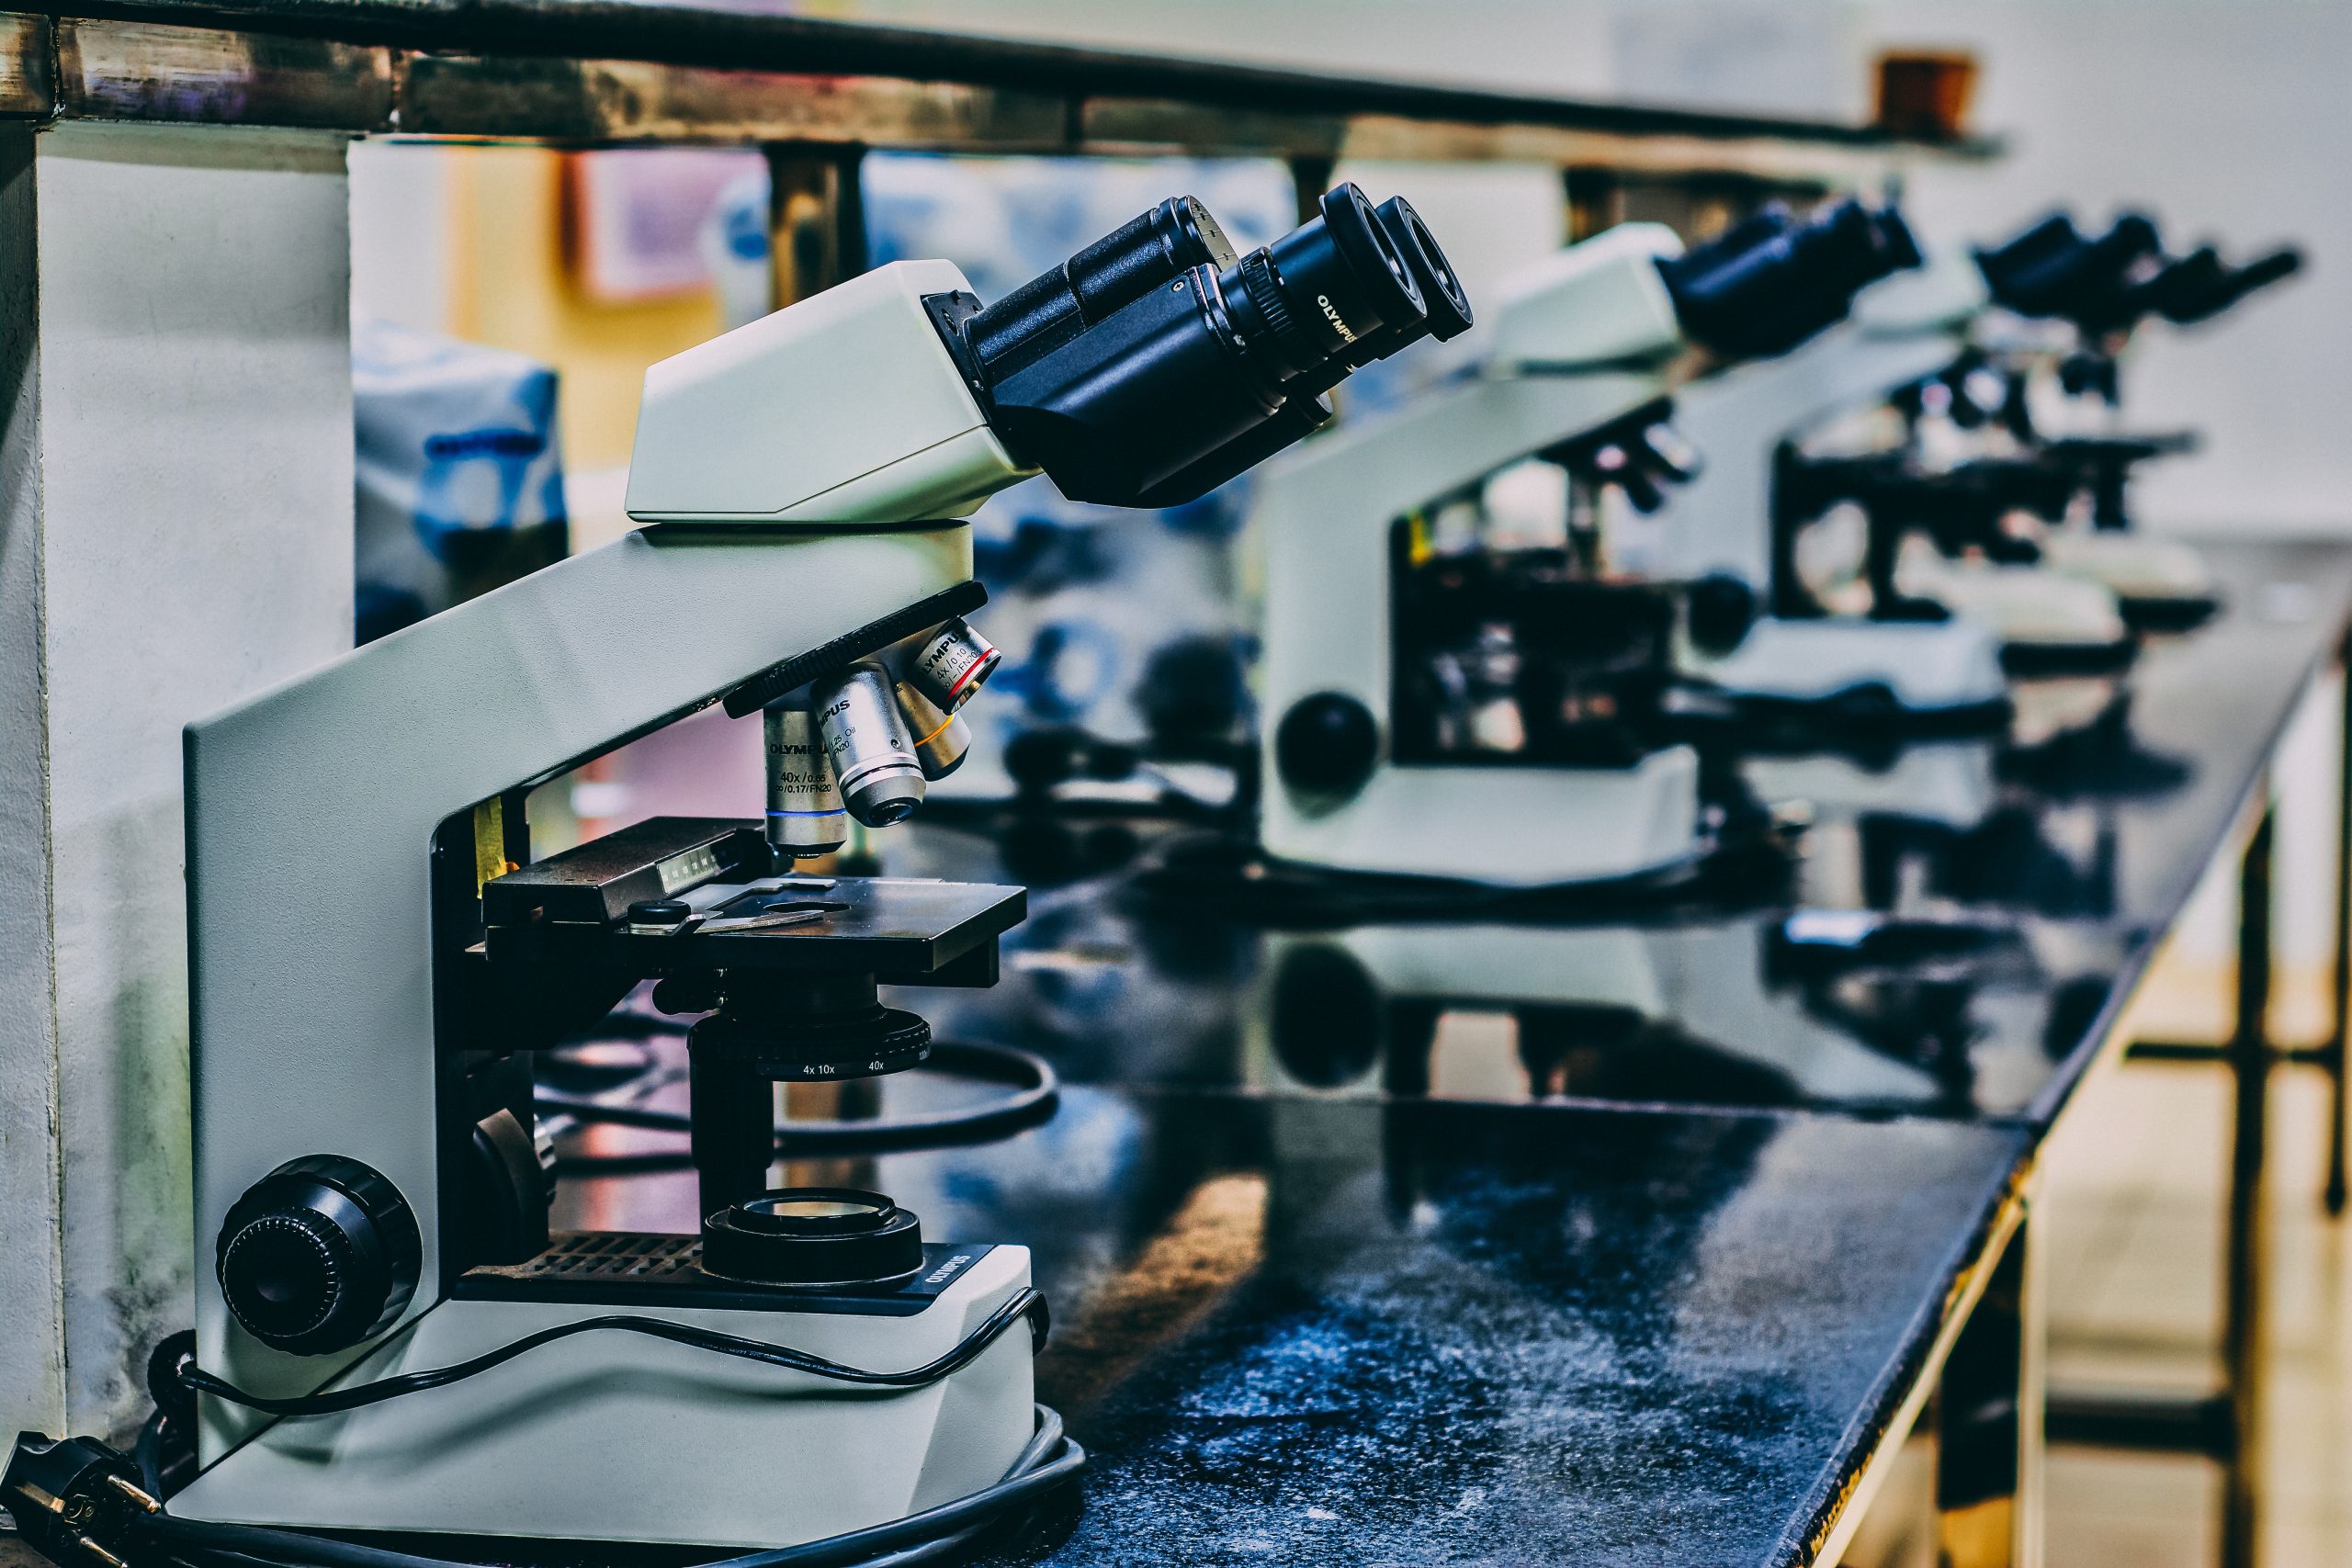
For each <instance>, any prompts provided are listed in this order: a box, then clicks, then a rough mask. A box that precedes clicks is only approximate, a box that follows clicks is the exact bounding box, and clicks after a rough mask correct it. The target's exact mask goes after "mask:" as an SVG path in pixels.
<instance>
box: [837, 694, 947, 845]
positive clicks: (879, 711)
mask: <svg viewBox="0 0 2352 1568" xmlns="http://www.w3.org/2000/svg"><path fill="white" fill-rule="evenodd" d="M817 733H818V737H819V739H820V740H821V741H822V742H823V743H824V749H825V754H826V756H827V758H828V759H829V760H830V761H831V763H832V769H833V776H834V777H835V778H836V779H838V780H839V781H840V784H841V793H842V803H843V804H844V805H846V806H847V807H848V808H849V814H850V815H851V816H853V817H854V818H857V819H858V820H859V821H860V822H863V823H865V825H866V826H867V827H869V828H887V827H888V826H889V825H890V824H891V823H893V822H897V821H899V820H901V819H902V818H905V817H907V816H908V815H909V814H910V813H911V812H912V811H913V810H914V808H915V807H918V806H920V805H922V786H923V777H922V764H921V763H920V762H918V761H915V754H914V743H913V741H912V740H910V739H909V738H908V735H907V731H906V726H905V725H903V724H902V723H900V722H899V705H898V702H897V700H896V699H895V698H894V697H893V696H892V695H891V693H890V677H889V674H888V671H885V670H884V669H883V668H882V667H881V666H880V665H878V664H871V663H867V664H853V665H851V666H850V667H849V668H848V669H847V670H846V671H842V673H841V675H839V676H838V677H836V678H835V679H834V680H833V681H832V682H830V683H829V684H826V685H823V686H820V688H819V691H818V698H817Z"/></svg>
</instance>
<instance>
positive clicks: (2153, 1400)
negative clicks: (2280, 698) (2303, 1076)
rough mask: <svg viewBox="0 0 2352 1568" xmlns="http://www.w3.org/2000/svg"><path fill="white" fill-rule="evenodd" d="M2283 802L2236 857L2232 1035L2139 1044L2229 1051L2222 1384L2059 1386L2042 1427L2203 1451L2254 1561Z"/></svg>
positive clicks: (2246, 1566)
mask: <svg viewBox="0 0 2352 1568" xmlns="http://www.w3.org/2000/svg"><path fill="white" fill-rule="evenodd" d="M2275 827H2276V813H2275V811H2274V810H2273V809H2272V808H2271V807H2268V806H2266V807H2264V809H2263V813H2262V818H2261V820H2260V821H2258V822H2257V823H2256V825H2255V829H2254V835H2253V837H2252V838H2251V839H2250V840H2247V843H2246V847H2245V856H2244V858H2243V859H2242V860H2241V861H2240V863H2239V868H2238V940H2237V986H2236V1003H2235V1008H2234V1011H2233V1023H2232V1028H2231V1031H2230V1039H2229V1043H2227V1044H2226V1045H2222V1046H2219V1047H2214V1046H2203V1047H2199V1046H2189V1045H2177V1046H2165V1045H2158V1046H2155V1047H2154V1048H2152V1049H2143V1048H2141V1047H2137V1046H2135V1047H2134V1048H2133V1052H2132V1054H2133V1055H2145V1056H2153V1057H2155V1058H2157V1059H2162V1060H2175V1061H2179V1060H2213V1059H2216V1058H2218V1059H2220V1060H2222V1061H2225V1062H2226V1063H2227V1064H2228V1066H2229V1069H2230V1081H2231V1088H2232V1091H2233V1095H2232V1099H2233V1109H2232V1123H2231V1140H2230V1173H2229V1192H2228V1199H2227V1206H2226V1221H2225V1232H2224V1240H2223V1254H2224V1270H2223V1282H2222V1292H2223V1294H2222V1304H2223V1318H2222V1387H2221V1388H2220V1390H2219V1391H2217V1392H2216V1393H2211V1394H2206V1395H2198V1396H2190V1397H2186V1398H2184V1397H2181V1396H2178V1395H2145V1394H2121V1393H2117V1394H2098V1393H2075V1392H2067V1393H2056V1392H2053V1393H2052V1395H2051V1398H2050V1402H2049V1410H2048V1415H2047V1417H2046V1420H2045V1426H2044V1430H2045V1433H2046V1435H2047V1437H2048V1438H2049V1439H2050V1440H2051V1441H2052V1442H2061V1443H2074V1444H2080V1445H2084V1446H2088V1447H2099V1448H2126V1449H2144V1450H2157V1451H2165V1452H2189V1453H2201V1454H2204V1455H2206V1456H2208V1457H2210V1458H2212V1459H2214V1460H2217V1461H2220V1462H2221V1463H2222V1466H2223V1471H2224V1491H2223V1502H2222V1541H2221V1562H2222V1565H2223V1568H2253V1564H2254V1563H2255V1562H2256V1561H2257V1559H2258V1554H2259V1545H2260V1531H2259V1503H2260V1478H2261V1470H2262V1408H2263V1407H2262V1394H2263V1377H2264V1371H2265V1360H2266V1350H2267V1332H2266V1328H2267V1324H2266V1314H2267V1299H2266V1295H2265V1286H2266V1285H2267V1279H2266V1276H2265V1269H2264V1246H2263V1240H2264V1237H2263V1227H2262V1214H2263V1187H2264V1180H2265V1176H2266V1170H2265V1167H2266V1163H2267V1154H2268V1147H2267V1145H2268V1130H2269V1122H2268V1116H2269V1105H2270V1072H2271V1068H2272V1067H2273V1066H2274V1065H2276V1063H2277V1061H2278V1059H2279V1056H2280V1053H2279V1052H2278V1051H2277V1050H2276V1049H2275V1048H2274V1047H2273V1046H2272V1045H2271V1043H2270V1032H2269V1014H2270V986H2271V908H2270V902H2271V866H2272V840H2273V834H2274V829H2275Z"/></svg>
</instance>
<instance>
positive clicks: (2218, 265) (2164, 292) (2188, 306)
mask: <svg viewBox="0 0 2352 1568" xmlns="http://www.w3.org/2000/svg"><path fill="white" fill-rule="evenodd" d="M2302 269H2303V253H2302V252H2301V251H2299V250H2297V249H2295V247H2293V246H2292V245H2282V246H2280V247H2279V248H2278V249H2277V250H2275V251H2271V252H2269V253H2268V254H2265V255H2260V256H2257V257H2256V258H2255V259H2254V260H2252V261H2250V262H2248V263H2246V264H2245V265H2243V266H2233V265H2230V264H2229V263H2228V262H2225V261H2223V260H2222V254H2221V253H2220V252H2219V251H2217V250H2215V249H2214V248H2213V247H2212V246H2211V245H2199V247H2198V248H2197V249H2196V250H2194V251H2191V252H2190V253H2189V254H2187V255H2185V256H2183V257H2181V258H2180V259H2179V260H2178V261H2176V262H2173V263H2171V264H2169V265H2166V266H2165V268H2164V270H2163V271H2161V272H2159V273H2157V274H2156V276H2154V278H2153V279H2151V280H2150V282H2149V285H2148V299H2149V303H2150V305H2151V306H2152V307H2153V308H2154V310H2155V312H2156V314H2158V315H2160V316H2162V317H2163V318H2164V319H2165V321H2170V322H2172V323H2173V324H2174V325H2175V326H2184V327H2185V326H2192V325H2194V324H2195V323H2197V322H2199V321H2211V320H2212V319H2213V318H2214V317H2215V316H2218V315H2220V314H2221V313H2222V311H2224V310H2228V309H2229V308H2230V307H2231V306H2233V305H2234V304H2236V303H2237V302H2238V301H2239V300H2241V299H2245V297H2246V296H2247V295H2249V294H2251V293H2253V292H2254V291H2255V290H2256V289H2257V288H2269V287H2270V286H2271V285H2272V284H2274V283H2278V282H2283V281H2284V280H2285V279H2287V278H2290V277H2292V276H2294V275H2295V274H2297V273H2298V272H2301V270H2302Z"/></svg>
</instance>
